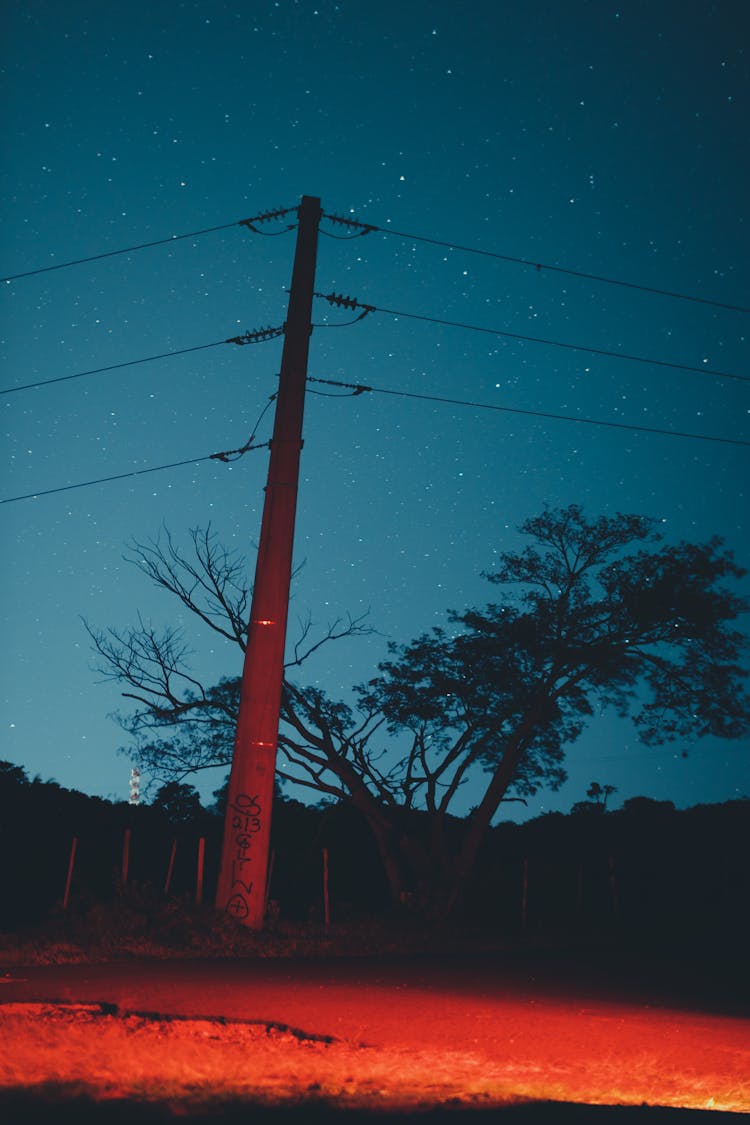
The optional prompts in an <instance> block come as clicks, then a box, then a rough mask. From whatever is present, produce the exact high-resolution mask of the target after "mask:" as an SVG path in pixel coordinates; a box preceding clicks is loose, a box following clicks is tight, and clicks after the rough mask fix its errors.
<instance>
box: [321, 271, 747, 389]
mask: <svg viewBox="0 0 750 1125" xmlns="http://www.w3.org/2000/svg"><path fill="white" fill-rule="evenodd" d="M315 296H316V297H319V298H320V299H321V300H324V301H328V303H329V304H330V305H338V306H343V307H344V308H347V309H363V310H366V313H373V312H381V313H387V314H388V315H389V316H395V317H405V318H408V319H409V320H421V321H425V322H426V323H428V324H442V325H445V326H446V327H448V328H463V329H466V330H467V331H469V332H483V333H485V334H486V335H488V336H504V337H506V338H508V339H511V340H523V341H524V342H525V343H532V344H546V345H547V346H548V347H553V348H565V349H567V350H568V351H572V352H587V353H589V354H590V355H601V356H606V357H608V358H611V359H625V360H628V361H630V362H631V363H645V364H648V365H650V366H655V367H669V368H671V369H673V370H677V371H693V372H697V373H698V374H700V375H713V376H715V377H716V378H718V379H737V380H739V381H740V382H743V383H750V375H738V374H736V373H735V372H732V371H717V370H716V368H713V367H694V366H691V365H690V364H687V363H672V362H670V361H668V360H665V359H652V358H650V357H648V356H642V355H630V354H629V353H626V352H616V351H611V350H608V349H606V348H593V347H590V346H589V345H587V344H568V343H566V342H564V341H562V340H551V339H549V338H547V337H544V336H527V335H524V334H522V333H520V332H508V331H506V330H504V329H501V328H484V327H482V326H481V325H478V324H467V323H465V322H464V321H458V320H445V319H443V318H442V317H437V316H425V315H423V314H421V313H412V312H404V310H403V309H387V308H384V307H383V306H382V305H368V304H364V303H363V302H361V301H358V300H356V299H355V298H354V297H344V296H343V295H341V294H339V293H315ZM360 319H362V318H360ZM352 323H354V322H352Z"/></svg>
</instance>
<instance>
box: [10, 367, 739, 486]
mask: <svg viewBox="0 0 750 1125" xmlns="http://www.w3.org/2000/svg"><path fill="white" fill-rule="evenodd" d="M307 382H308V383H322V384H326V385H328V386H332V387H343V388H346V389H349V390H352V391H353V392H354V396H356V395H360V394H364V393H365V392H371V393H373V394H382V395H392V396H395V397H398V398H411V399H420V400H422V401H424V402H439V403H442V404H443V405H448V406H468V407H470V408H471V409H474V410H492V411H495V412H497V413H502V414H522V415H524V416H525V417H530V418H548V419H552V420H553V421H556V422H578V423H581V424H583V425H588V426H606V427H608V428H610V429H616V430H629V431H631V432H634V433H645V434H660V435H662V436H664V437H678V438H687V439H691V440H693V441H710V442H719V443H721V444H724V445H740V446H745V447H750V441H742V440H741V439H738V438H725V437H716V436H712V435H709V434H693V433H686V432H683V431H681V430H664V429H658V428H656V427H653V426H633V425H629V424H627V423H625V422H607V421H604V420H603V419H600V418H576V417H574V416H573V415H571V414H552V413H549V412H547V411H542V410H522V409H520V408H519V407H513V406H496V405H494V404H491V403H486V402H471V401H469V400H467V399H460V398H447V397H445V396H441V395H425V394H418V393H416V392H414V391H399V390H395V389H393V388H389V387H376V386H372V385H369V384H364V383H344V382H341V381H340V380H336V379H316V378H312V377H308V380H307ZM313 393H314V392H313ZM275 397H276V396H275V395H272V396H271V397H270V399H269V401H268V404H267V405H266V406H265V407H264V409H263V411H262V412H261V415H260V418H259V419H258V422H257V423H256V425H255V426H254V427H253V433H252V434H251V436H250V437H249V438H248V441H247V443H246V444H245V445H244V446H242V447H241V448H240V449H231V450H226V451H224V452H222V453H209V454H207V455H206V456H203V457H191V458H188V459H187V460H186V461H173V462H171V463H170V464H168V465H155V466H153V467H151V468H148V469H134V470H132V471H131V472H128V473H117V474H115V475H114V476H109V477H97V478H96V479H94V480H86V481H79V482H77V483H76V484H65V485H60V486H59V487H57V488H46V489H42V490H37V491H36V492H27V493H24V494H23V495H21V496H9V497H6V498H5V499H3V500H0V504H13V503H15V502H16V501H18V500H33V499H36V498H37V497H39V496H51V495H53V494H54V493H57V492H70V491H72V490H73V489H78V488H88V487H89V486H90V485H94V484H108V483H109V482H110V481H115V480H125V479H126V478H128V477H138V476H143V475H145V474H146V473H159V472H162V471H163V470H164V469H177V468H180V467H181V466H183V465H198V464H200V463H201V462H203V461H217V460H218V461H225V462H229V461H231V460H238V459H239V457H241V456H242V455H244V454H245V453H248V452H250V451H251V450H256V449H265V448H267V446H268V442H263V443H261V444H260V445H251V444H250V443H251V442H252V440H253V438H254V437H255V430H256V429H257V426H258V424H259V423H260V421H261V419H262V417H263V415H264V414H265V412H266V410H267V409H268V407H269V406H270V403H271V402H273V400H274V399H275ZM346 397H352V396H346ZM236 455H239V457H238V456H236Z"/></svg>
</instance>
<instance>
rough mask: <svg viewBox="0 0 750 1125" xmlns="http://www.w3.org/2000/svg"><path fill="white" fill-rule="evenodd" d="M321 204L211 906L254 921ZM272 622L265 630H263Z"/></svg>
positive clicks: (279, 442)
mask: <svg viewBox="0 0 750 1125" xmlns="http://www.w3.org/2000/svg"><path fill="white" fill-rule="evenodd" d="M320 217H321V207H320V200H319V199H316V198H314V197H312V196H307V195H306V196H303V197H302V202H301V205H300V208H299V226H298V230H297V246H296V250H295V256H294V269H293V272H292V284H291V289H290V294H289V308H288V312H287V320H286V328H285V334H284V349H283V352H282V357H281V373H280V377H279V394H278V397H277V400H276V417H275V420H274V429H273V439H272V441H271V443H270V449H271V455H270V460H269V466H268V481H267V484H266V495H265V500H264V504H263V519H262V522H261V530H260V540H259V546H258V560H257V564H256V569H255V583H254V585H253V600H252V606H251V611H250V623H249V626H248V637H247V648H246V650H245V664H244V669H243V673H242V688H241V692H240V709H239V716H238V719H237V733H236V736H235V744H234V754H233V756H232V771H231V774H230V777H229V793H228V799H227V812H226V820H225V824H224V843H223V848H222V858H221V868H220V871H219V882H218V888H217V894H216V906H217V908H218V909H219V910H224V911H226V912H227V913H229V914H231V915H232V916H233V917H235V918H236V919H237V920H238V921H240V922H242V923H243V924H244V925H246V926H248V927H249V928H251V929H260V928H261V927H262V925H263V917H264V904H265V901H266V882H267V869H268V856H269V850H270V833H271V809H272V804H273V788H274V775H275V771H276V744H277V739H278V733H279V712H280V709H281V689H282V683H283V678H284V645H285V641H286V622H287V612H288V606H289V584H290V581H291V574H292V548H293V542H294V520H295V514H296V506H297V484H298V480H299V460H300V453H301V450H302V418H303V413H304V402H305V380H306V377H307V356H308V351H309V347H310V334H311V332H312V302H313V292H314V288H315V259H316V254H317V245H318V224H319V222H320ZM270 626H273V628H270Z"/></svg>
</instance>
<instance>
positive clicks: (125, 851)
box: [120, 828, 130, 890]
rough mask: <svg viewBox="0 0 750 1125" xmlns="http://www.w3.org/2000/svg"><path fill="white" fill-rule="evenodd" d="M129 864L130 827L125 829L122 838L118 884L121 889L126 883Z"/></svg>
mask: <svg viewBox="0 0 750 1125" xmlns="http://www.w3.org/2000/svg"><path fill="white" fill-rule="evenodd" d="M129 866H130V829H129V828H126V829H125V835H124V836H123V838H122V871H121V877H120V884H121V886H122V889H123V890H125V888H126V887H127V885H128V868H129Z"/></svg>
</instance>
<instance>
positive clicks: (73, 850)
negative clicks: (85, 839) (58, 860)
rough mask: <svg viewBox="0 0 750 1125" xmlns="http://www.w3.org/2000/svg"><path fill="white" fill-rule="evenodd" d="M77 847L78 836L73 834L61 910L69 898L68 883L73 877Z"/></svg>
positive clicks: (65, 906)
mask: <svg viewBox="0 0 750 1125" xmlns="http://www.w3.org/2000/svg"><path fill="white" fill-rule="evenodd" d="M77 847H78V837H77V836H74V837H73V840H72V842H71V845H70V859H69V860H68V877H67V879H66V880H65V894H64V895H63V910H67V909H68V900H69V898H70V883H71V880H72V878H73V867H74V865H75V861H76V848H77Z"/></svg>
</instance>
